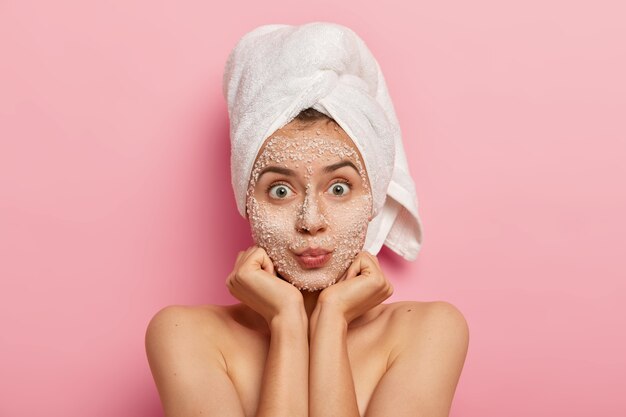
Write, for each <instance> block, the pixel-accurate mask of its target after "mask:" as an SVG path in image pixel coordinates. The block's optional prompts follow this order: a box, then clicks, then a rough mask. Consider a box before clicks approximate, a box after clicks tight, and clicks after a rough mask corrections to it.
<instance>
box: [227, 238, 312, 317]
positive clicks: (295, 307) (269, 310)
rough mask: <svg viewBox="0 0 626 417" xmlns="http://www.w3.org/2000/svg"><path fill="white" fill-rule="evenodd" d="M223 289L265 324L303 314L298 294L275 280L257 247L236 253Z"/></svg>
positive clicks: (272, 268) (299, 294)
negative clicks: (283, 317) (257, 315)
mask: <svg viewBox="0 0 626 417" xmlns="http://www.w3.org/2000/svg"><path fill="white" fill-rule="evenodd" d="M226 286H227V287H228V290H229V291H230V293H231V294H232V295H233V296H234V297H235V298H237V299H238V300H240V301H241V302H242V303H244V304H246V305H247V306H248V307H250V308H252V309H253V310H254V311H256V312H257V313H259V314H260V315H261V316H263V318H265V321H267V323H268V324H271V321H272V319H273V318H275V317H277V316H278V315H281V314H294V313H295V312H298V313H299V312H304V302H303V299H302V294H301V293H300V291H299V290H298V289H297V288H296V287H294V286H293V285H291V284H290V283H288V282H286V281H283V280H282V279H280V278H278V277H277V276H276V273H275V271H274V264H273V263H272V261H271V259H270V257H269V256H268V255H267V252H265V250H264V249H263V248H260V247H258V246H252V247H250V248H248V249H247V250H246V251H243V252H239V255H238V256H237V260H236V261H235V267H234V269H233V271H232V272H231V273H230V274H229V275H228V278H227V279H226Z"/></svg>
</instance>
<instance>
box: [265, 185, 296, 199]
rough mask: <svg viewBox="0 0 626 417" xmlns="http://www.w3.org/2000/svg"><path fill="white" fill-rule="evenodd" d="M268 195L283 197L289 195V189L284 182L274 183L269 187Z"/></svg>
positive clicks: (277, 197)
mask: <svg viewBox="0 0 626 417" xmlns="http://www.w3.org/2000/svg"><path fill="white" fill-rule="evenodd" d="M269 193H270V197H272V198H276V199H279V200H280V199H283V198H285V197H289V196H290V195H291V190H290V189H289V187H287V186H286V185H284V184H276V185H274V186H272V187H270V189H269Z"/></svg>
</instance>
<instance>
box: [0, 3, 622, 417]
mask: <svg viewBox="0 0 626 417" xmlns="http://www.w3.org/2000/svg"><path fill="white" fill-rule="evenodd" d="M88 3H89V4H87V2H84V1H77V0H75V1H67V0H63V1H55V2H44V1H38V2H36V1H10V0H5V1H2V2H0V329H1V330H0V415H2V416H12V417H13V416H36V415H50V416H72V417H73V416H91V417H95V416H107V417H108V416H118V417H125V416H159V415H162V414H161V411H160V405H159V402H158V396H157V393H156V388H155V387H154V384H153V381H152V377H151V375H150V372H149V368H148V364H147V361H146V358H145V353H144V344H143V343H144V331H145V327H146V325H147V323H148V321H149V320H150V318H151V317H152V315H153V314H154V313H155V312H156V311H157V310H158V309H160V308H161V307H163V306H165V305H169V304H203V303H224V304H230V303H231V302H234V300H233V299H232V298H231V297H230V295H229V294H228V291H227V290H226V289H225V287H224V281H225V279H226V275H227V274H228V272H229V271H230V269H231V267H232V262H233V261H234V259H235V254H236V252H237V251H238V250H242V249H243V248H245V247H246V246H247V245H248V244H249V243H250V238H249V229H248V225H247V223H246V222H245V221H244V220H243V219H242V218H240V217H239V216H238V214H237V210H236V208H235V202H234V197H233V193H232V190H231V186H230V177H229V167H228V156H229V144H228V120H227V113H226V104H225V101H224V99H223V98H222V93H221V76H222V71H223V66H224V63H225V60H226V57H227V54H228V53H229V52H230V50H231V48H232V47H233V46H234V45H235V43H236V41H237V40H238V39H239V37H240V36H242V35H243V34H244V33H245V32H247V31H248V30H251V29H252V28H254V27H256V26H258V25H261V24H267V23H289V24H300V23H304V22H309V21H316V20H324V21H333V22H337V23H341V24H344V25H347V26H349V27H351V28H352V29H354V30H355V31H356V32H357V33H358V34H360V36H361V37H362V38H363V39H364V40H365V41H366V43H367V44H368V45H369V46H370V48H371V50H372V51H373V53H374V55H375V56H376V57H377V58H378V60H379V62H380V64H381V67H382V68H383V71H384V73H385V75H386V78H387V82H388V85H389V88H390V91H391V94H392V97H393V99H394V102H395V106H396V109H397V113H398V117H399V119H400V122H401V125H402V129H403V133H404V137H405V144H406V148H407V153H408V160H409V164H410V165H411V172H412V174H413V175H414V178H415V180H416V184H417V189H418V196H419V202H420V212H421V215H422V218H423V221H424V226H425V231H424V246H423V250H422V252H421V254H420V256H419V258H418V260H417V261H416V262H414V263H408V262H404V261H402V260H401V259H399V258H397V257H396V256H395V255H393V254H392V253H390V252H388V251H383V252H382V253H381V255H380V256H381V260H382V264H383V268H384V270H385V271H387V273H388V274H389V276H390V277H391V279H392V282H393V283H394V285H395V290H396V292H395V294H394V296H393V297H392V299H391V301H397V300H404V299H417V300H425V301H427V300H446V301H449V302H451V303H453V304H454V305H456V306H457V307H458V308H459V309H460V310H461V311H462V312H463V313H464V314H465V316H466V318H467V320H468V322H469V325H470V330H471V341H470V348H469V352H468V357H467V361H466V365H465V369H464V372H463V375H462V376H461V380H460V382H459V386H458V388H457V395H456V397H455V400H454V403H453V406H452V413H451V415H452V416H455V417H461V416H463V417H478V416H509V417H513V416H535V417H541V416H550V417H553V416H564V415H567V416H572V417H573V416H600V415H607V416H608V415H626V397H625V396H624V376H625V370H626V355H625V352H626V337H625V336H624V328H626V311H625V307H624V304H625V302H626V299H625V298H626V297H625V294H626V291H625V289H626V284H625V282H626V265H625V264H626V263H625V261H624V259H625V258H626V256H625V254H624V251H625V249H626V237H625V236H626V221H625V220H624V214H625V213H626V192H625V186H624V178H625V177H626V172H625V171H626V170H625V168H624V166H623V165H622V164H621V163H622V162H623V160H624V157H625V156H626V122H625V120H626V119H625V113H626V81H625V77H624V74H626V47H625V39H626V26H625V25H624V16H625V15H626V10H624V7H623V6H620V3H621V2H619V1H617V0H616V1H613V2H609V1H596V2H594V3H593V5H592V4H591V3H592V2H586V3H588V4H586V5H582V3H583V2H578V1H574V2H572V1H537V0H535V1H523V2H522V1H519V2H515V3H517V4H513V3H514V2H502V1H496V0H493V1H485V0H478V1H475V2H466V1H443V2H434V3H433V2H421V3H417V4H416V5H414V6H411V7H409V6H407V5H406V2H404V1H402V2H400V1H395V0H394V1H391V0H390V1H386V2H384V6H381V3H380V2H370V3H369V4H363V2H361V1H357V0H350V1H343V2H339V3H338V4H333V3H334V2H330V1H325V0H318V1H313V2H293V1H272V0H268V1H265V2H262V3H259V4H262V6H261V5H253V4H252V3H250V4H247V3H244V2H242V1H238V0H235V1H228V2H225V3H224V4H219V5H217V4H216V3H210V2H200V1H196V2H176V3H175V2H163V1H138V0H135V1H117V2H88Z"/></svg>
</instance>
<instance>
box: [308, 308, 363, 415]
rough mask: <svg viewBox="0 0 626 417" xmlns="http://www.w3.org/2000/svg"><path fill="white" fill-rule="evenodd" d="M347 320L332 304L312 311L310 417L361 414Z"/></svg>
mask: <svg viewBox="0 0 626 417" xmlns="http://www.w3.org/2000/svg"><path fill="white" fill-rule="evenodd" d="M347 334H348V323H347V322H346V319H345V318H344V316H343V314H342V313H341V312H340V311H339V310H337V309H335V308H333V306H332V305H328V304H327V305H323V304H322V303H321V302H320V301H318V306H317V307H316V309H315V311H314V312H313V314H312V315H311V347H310V349H311V351H310V367H309V378H310V379H309V384H310V392H309V410H310V414H309V415H310V417H322V416H337V415H340V416H342V417H359V416H360V414H359V409H358V405H357V399H356V393H355V391H354V380H353V379H352V370H351V369H350V360H349V358H348V347H347V343H346V337H347Z"/></svg>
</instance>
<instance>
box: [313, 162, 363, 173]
mask: <svg viewBox="0 0 626 417" xmlns="http://www.w3.org/2000/svg"><path fill="white" fill-rule="evenodd" d="M343 167H352V168H353V169H354V170H355V171H356V172H357V173H358V172H359V170H358V169H357V168H356V166H354V164H353V163H352V162H351V161H341V162H337V163H336V164H332V165H328V166H327V167H324V169H323V170H322V171H324V174H328V173H329V172H333V171H336V170H338V169H339V168H343Z"/></svg>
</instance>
